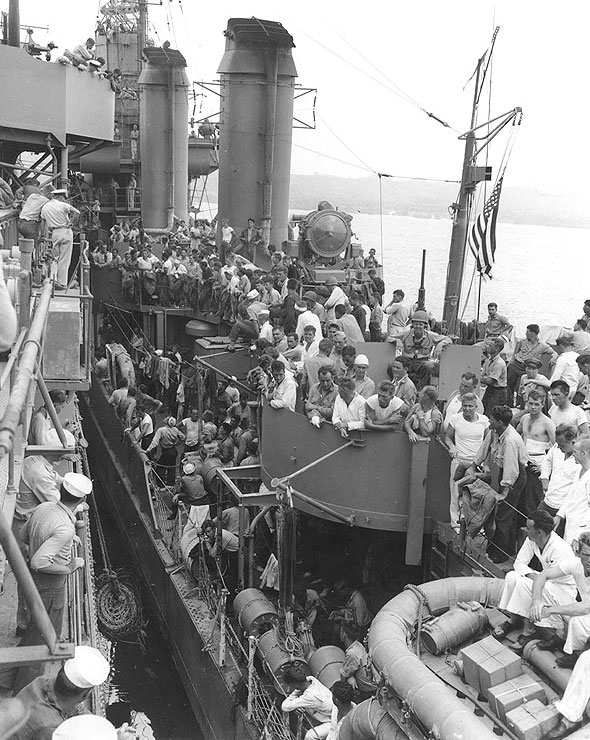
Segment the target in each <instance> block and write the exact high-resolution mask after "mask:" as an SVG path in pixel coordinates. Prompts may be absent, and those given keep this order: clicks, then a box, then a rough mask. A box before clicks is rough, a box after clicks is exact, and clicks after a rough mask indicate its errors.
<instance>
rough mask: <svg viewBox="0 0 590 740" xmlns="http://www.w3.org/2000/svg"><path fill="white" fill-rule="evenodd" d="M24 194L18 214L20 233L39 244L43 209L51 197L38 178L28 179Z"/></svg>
mask: <svg viewBox="0 0 590 740" xmlns="http://www.w3.org/2000/svg"><path fill="white" fill-rule="evenodd" d="M23 195H24V198H25V201H24V203H23V206H22V208H21V211H20V213H19V216H18V223H17V229H18V233H19V234H20V235H21V236H24V237H25V239H33V241H34V242H35V246H37V239H38V237H39V223H40V221H41V210H42V208H43V206H44V205H45V204H46V203H49V198H47V197H45V196H44V195H43V193H42V192H41V189H40V188H39V181H38V180H27V182H26V183H25V186H24V188H23Z"/></svg>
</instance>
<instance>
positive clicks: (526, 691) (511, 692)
mask: <svg viewBox="0 0 590 740" xmlns="http://www.w3.org/2000/svg"><path fill="white" fill-rule="evenodd" d="M487 697H488V701H489V702H490V709H491V710H492V711H493V712H494V714H495V715H496V716H498V717H499V718H500V719H501V720H502V722H505V721H506V714H507V712H509V711H510V710H511V709H515V708H516V707H519V706H520V705H521V704H525V703H526V702H527V701H532V700H533V699H538V700H539V701H540V702H541V704H546V703H547V698H546V696H545V691H544V690H543V687H542V686H541V685H540V684H538V683H537V682H536V681H535V680H534V679H533V678H531V677H530V676H527V675H526V674H523V675H521V676H517V677H516V678H511V679H510V680H509V681H504V683H499V684H498V685H497V686H492V688H491V689H488V691H487Z"/></svg>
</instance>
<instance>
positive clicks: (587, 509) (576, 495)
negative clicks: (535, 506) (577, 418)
mask: <svg viewBox="0 0 590 740" xmlns="http://www.w3.org/2000/svg"><path fill="white" fill-rule="evenodd" d="M574 458H575V460H576V462H577V463H578V465H580V469H579V470H578V473H577V475H576V477H575V478H574V481H573V483H572V487H571V488H570V491H569V493H568V495H567V497H566V499H565V501H564V502H563V504H562V505H561V506H560V507H559V511H558V512H557V516H558V517H559V519H560V520H561V519H565V532H564V535H563V539H564V540H565V541H566V542H567V543H568V544H569V545H572V547H574V545H575V543H576V542H577V540H578V536H579V535H580V532H583V531H584V530H585V529H587V528H589V527H590V440H589V439H580V440H578V441H577V442H576V444H575V445H574Z"/></svg>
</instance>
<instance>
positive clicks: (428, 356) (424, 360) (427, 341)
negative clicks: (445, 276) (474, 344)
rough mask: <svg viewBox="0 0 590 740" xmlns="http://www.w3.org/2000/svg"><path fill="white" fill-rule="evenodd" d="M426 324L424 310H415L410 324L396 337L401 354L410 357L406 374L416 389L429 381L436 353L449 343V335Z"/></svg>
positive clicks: (426, 319) (436, 360)
mask: <svg viewBox="0 0 590 740" xmlns="http://www.w3.org/2000/svg"><path fill="white" fill-rule="evenodd" d="M428 325H429V322H428V314H427V313H426V311H423V310H418V311H415V312H414V314H413V316H412V324H411V326H409V327H408V328H407V329H404V331H403V332H401V333H400V334H399V335H398V337H397V342H398V343H399V344H401V347H402V351H401V354H402V355H404V356H405V357H408V358H409V359H410V367H409V368H408V375H409V376H410V378H411V379H412V381H413V382H414V384H415V385H416V388H417V389H418V390H420V389H422V388H423V387H424V386H425V385H428V384H429V383H430V376H431V375H432V373H433V371H434V370H435V369H436V368H438V357H437V355H440V350H441V349H442V347H443V346H444V345H445V344H450V343H451V338H450V337H445V336H443V335H442V334H437V333H436V332H434V331H430V330H429V329H428V328H427V327H428Z"/></svg>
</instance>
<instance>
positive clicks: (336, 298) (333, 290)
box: [324, 275, 348, 321]
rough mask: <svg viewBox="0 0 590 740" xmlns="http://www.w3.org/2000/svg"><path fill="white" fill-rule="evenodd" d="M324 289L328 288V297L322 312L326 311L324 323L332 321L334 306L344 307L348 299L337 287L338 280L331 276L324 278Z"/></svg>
mask: <svg viewBox="0 0 590 740" xmlns="http://www.w3.org/2000/svg"><path fill="white" fill-rule="evenodd" d="M326 288H329V290H330V295H329V296H328V297H327V298H326V302H325V303H324V310H325V311H326V321H334V319H335V318H336V314H335V313H334V309H335V308H336V306H346V305H347V304H348V299H347V297H346V293H345V292H344V291H343V290H342V288H341V287H340V286H339V285H338V280H336V278H335V277H334V276H333V275H328V277H327V278H326Z"/></svg>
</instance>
